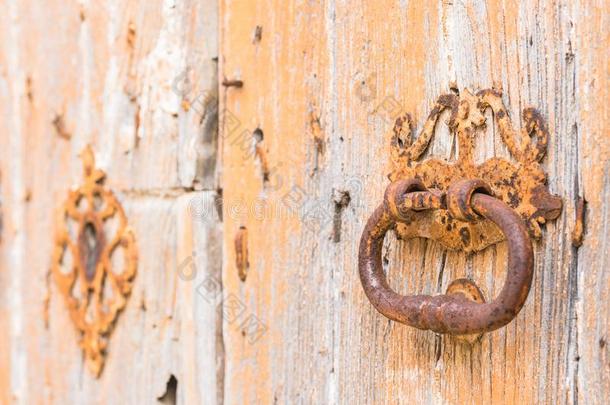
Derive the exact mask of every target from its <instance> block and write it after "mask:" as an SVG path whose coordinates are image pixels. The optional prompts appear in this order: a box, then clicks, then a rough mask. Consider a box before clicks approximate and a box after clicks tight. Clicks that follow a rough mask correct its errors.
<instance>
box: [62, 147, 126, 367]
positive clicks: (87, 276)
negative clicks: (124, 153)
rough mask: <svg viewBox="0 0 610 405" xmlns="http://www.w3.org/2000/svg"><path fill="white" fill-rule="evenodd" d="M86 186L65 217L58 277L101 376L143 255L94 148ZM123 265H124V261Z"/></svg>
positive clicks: (85, 156) (72, 196) (74, 195)
mask: <svg viewBox="0 0 610 405" xmlns="http://www.w3.org/2000/svg"><path fill="white" fill-rule="evenodd" d="M82 160H83V166H84V174H85V179H84V183H83V184H82V185H81V186H80V187H78V188H76V189H73V190H71V191H70V192H69V193H68V198H67V200H66V201H65V203H64V205H63V207H62V209H61V215H60V217H59V221H58V226H57V231H56V236H55V249H54V253H53V262H52V273H53V275H54V278H55V281H56V283H57V286H58V288H59V291H60V292H61V294H62V295H63V296H64V298H65V301H66V304H67V306H68V310H69V312H70V317H71V319H72V321H73V322H74V324H75V326H76V328H77V329H78V331H79V332H80V333H81V341H80V345H81V347H82V349H83V352H84V355H85V357H86V360H87V363H88V366H89V368H90V370H91V371H92V372H93V373H94V375H96V376H98V375H99V374H100V372H101V370H102V368H103V365H104V357H105V352H106V347H107V339H108V337H109V335H110V333H111V331H112V326H113V324H114V322H115V320H116V319H117V316H118V314H119V312H120V311H121V310H122V309H123V308H124V307H125V304H126V302H127V301H126V300H127V297H128V295H129V293H130V292H131V288H132V280H133V278H134V276H135V274H136V268H137V260H138V258H137V250H136V245H135V239H134V236H133V232H132V231H131V229H130V228H129V227H128V224H127V218H126V216H125V212H124V211H123V207H122V206H121V204H120V203H119V202H118V200H117V199H116V197H115V196H114V194H113V192H112V191H111V190H109V189H108V188H106V187H105V186H104V185H103V181H104V178H105V174H104V172H103V171H101V170H99V169H96V168H95V159H94V156H93V152H92V151H91V148H89V147H87V148H86V149H85V150H84V151H83V153H82ZM121 259H122V260H121Z"/></svg>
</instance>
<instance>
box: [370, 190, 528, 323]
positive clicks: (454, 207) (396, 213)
mask: <svg viewBox="0 0 610 405" xmlns="http://www.w3.org/2000/svg"><path fill="white" fill-rule="evenodd" d="M490 194H491V191H490V188H489V187H488V186H487V185H486V184H485V183H484V182H483V181H481V180H476V179H475V180H462V181H459V182H456V183H455V184H453V185H452V186H450V187H449V189H448V190H447V192H446V193H442V192H440V191H438V190H434V189H430V190H428V189H426V188H425V187H424V186H423V184H422V183H421V182H420V181H419V180H417V179H410V180H399V181H396V182H394V183H392V184H390V185H389V186H388V188H387V189H386V192H385V196H384V202H383V204H381V205H380V206H378V207H377V209H376V210H375V211H374V212H373V214H372V215H371V217H370V218H369V220H368V222H367V224H366V227H365V228H364V231H363V233H362V238H361V239H360V249H359V255H358V267H359V271H360V281H361V282H362V286H363V287H364V291H365V293H366V296H367V297H368V299H369V300H370V301H371V303H372V304H373V306H374V307H375V308H376V309H377V311H379V312H380V313H382V314H383V315H385V316H386V317H388V318H389V319H392V320H394V321H397V322H401V323H404V324H406V325H409V326H414V327H416V328H419V329H424V330H428V329H429V330H432V331H434V332H437V333H448V334H452V335H468V334H477V333H483V332H490V331H493V330H495V329H498V328H501V327H502V326H504V325H506V324H508V323H509V322H510V321H511V320H512V319H513V318H514V317H515V316H516V315H517V314H518V313H519V311H520V310H521V308H522V307H523V304H524V303H525V300H526V299H527V296H528V293H529V290H530V286H531V283H532V275H533V264H534V259H533V251H532V243H531V241H530V238H529V235H528V232H527V229H526V227H525V225H524V223H523V221H522V219H521V217H520V216H519V215H518V214H517V213H516V212H515V211H514V210H512V209H511V208H510V207H509V206H508V205H506V204H505V203H504V202H503V201H501V200H499V199H496V198H494V197H492V196H491V195H490ZM436 209H445V210H448V211H449V215H451V216H452V217H454V218H456V219H460V220H464V221H475V220H477V219H479V218H480V217H483V218H486V219H488V220H490V221H492V222H494V223H495V224H496V225H497V226H498V228H499V229H500V230H501V231H502V233H503V234H504V236H505V237H506V240H507V242H508V273H507V275H506V281H505V283H504V286H503V287H502V290H501V292H500V294H499V295H498V296H497V297H496V298H495V299H494V300H493V301H491V302H487V303H486V302H484V300H483V299H482V295H481V294H480V291H479V290H478V288H477V287H476V285H474V284H473V283H472V282H469V281H468V280H463V279H462V280H456V281H454V282H453V283H452V284H451V285H450V286H449V288H448V290H447V294H445V295H437V296H430V295H410V296H403V295H400V294H398V293H396V292H395V291H393V290H392V289H391V288H390V287H389V285H388V282H387V280H386V276H385V274H384V271H383V267H382V263H381V256H382V255H381V253H382V246H383V239H384V237H385V234H386V232H387V231H388V230H389V229H391V228H392V227H393V226H394V225H395V224H396V223H397V222H401V221H404V220H405V219H406V218H405V213H407V212H409V211H423V210H436Z"/></svg>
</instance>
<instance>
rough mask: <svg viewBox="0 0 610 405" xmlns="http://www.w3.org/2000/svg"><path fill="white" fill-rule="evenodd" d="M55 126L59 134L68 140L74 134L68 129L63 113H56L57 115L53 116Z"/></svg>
mask: <svg viewBox="0 0 610 405" xmlns="http://www.w3.org/2000/svg"><path fill="white" fill-rule="evenodd" d="M53 126H54V127H55V131H56V132H57V135H59V137H60V138H63V139H67V140H70V138H72V135H71V134H70V132H68V130H67V129H66V124H65V122H64V116H63V114H56V115H55V117H54V118H53Z"/></svg>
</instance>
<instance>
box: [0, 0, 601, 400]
mask: <svg viewBox="0 0 610 405" xmlns="http://www.w3.org/2000/svg"><path fill="white" fill-rule="evenodd" d="M608 6H609V4H608V2H606V1H591V0H590V1H524V2H511V1H459V2H458V1H445V0H442V1H428V2H423V1H422V2H418V1H397V0H392V1H390V0H387V1H386V0H380V1H375V2H372V1H282V2H279V1H269V0H262V1H251V0H222V1H220V2H218V3H217V2H216V1H208V0H203V1H198V2H195V1H183V2H167V1H165V2H162V1H128V2H110V1H102V2H93V3H89V2H86V3H78V2H68V3H66V2H57V1H50V2H47V3H45V6H44V7H41V6H40V5H39V4H37V3H36V2H33V1H29V0H23V1H19V2H16V1H7V2H5V4H3V7H2V11H0V38H1V41H0V94H2V99H3V103H2V107H1V108H2V110H1V111H2V113H1V115H0V116H1V117H2V119H0V129H1V134H2V135H1V136H2V141H3V143H2V144H3V148H2V150H1V155H0V156H1V157H0V159H1V167H0V169H1V173H2V177H1V189H2V194H1V196H2V199H1V213H2V235H1V241H0V250H1V252H2V257H1V263H2V269H1V271H0V359H1V361H2V364H3V365H5V364H6V365H7V366H6V367H2V368H1V370H0V402H1V403H24V404H26V403H186V404H191V403H205V404H208V403H209V404H212V403H226V404H240V403H253V404H254V403H261V404H268V403H269V404H270V403H287V404H289V403H297V404H310V403H312V404H318V403H330V404H335V403H362V404H369V403H375V404H377V403H378V404H382V403H418V404H427V403H431V404H446V403H447V404H463V403H468V404H470V403H477V404H478V403H494V404H496V403H498V404H502V403H507V404H517V403H518V404H521V403H525V404H530V403H549V404H551V403H552V404H555V403H570V404H572V403H585V404H603V403H606V402H607V401H608V398H610V355H609V349H608V344H607V341H608V339H609V338H610V333H609V332H610V327H609V321H610V309H609V306H608V303H607V301H608V298H609V296H608V294H609V291H610V271H609V270H608V259H607V258H608V257H610V248H609V247H608V241H609V239H608V236H607V235H608V229H607V226H606V224H607V223H608V222H610V211H609V210H608V208H607V204H608V203H609V200H610V182H609V181H608V180H607V178H608V175H609V167H610V166H609V165H610V163H609V162H610V159H609V152H610V137H609V136H608V126H609V123H610V119H609V118H608V108H607V106H606V104H607V102H606V100H607V99H608V97H609V96H610V94H608V77H609V75H610V69H609V66H608V63H607V57H606V56H607V49H608V47H609V46H610V35H609V34H608V29H607V25H608V17H607V15H608V13H607V12H606V10H607V9H608ZM483 89H495V90H496V91H497V92H501V93H502V97H501V100H502V102H503V103H504V105H505V106H506V109H507V113H508V116H509V117H510V118H511V119H512V122H513V123H514V125H515V127H516V128H517V129H520V128H521V127H522V126H523V124H524V122H525V120H526V118H525V117H524V116H523V114H522V112H523V110H524V109H526V108H529V107H534V108H536V109H537V110H538V111H539V112H540V116H541V117H542V118H543V119H544V121H545V122H546V125H547V126H548V132H549V139H548V144H547V148H546V156H545V157H544V158H543V159H542V160H541V162H540V165H541V168H542V170H543V171H544V172H545V173H546V174H547V178H548V188H549V190H550V192H551V193H552V194H554V195H558V196H560V197H561V199H562V201H563V208H562V210H561V214H560V215H559V217H558V218H557V219H555V220H549V221H547V223H546V224H543V225H542V226H541V237H540V238H538V239H536V240H534V245H533V246H534V260H535V264H534V278H533V282H532V288H531V291H530V293H529V297H528V298H527V301H526V303H525V306H524V307H523V309H522V310H521V312H520V313H519V314H518V315H517V316H516V318H515V319H514V320H513V321H512V322H511V323H509V324H508V325H507V326H506V327H503V328H501V329H498V330H496V331H494V332H490V333H487V334H484V335H483V337H482V338H481V339H479V340H477V341H476V342H474V343H463V342H461V341H459V340H457V339H456V338H455V337H452V336H449V335H439V334H435V333H432V332H430V331H421V330H418V329H414V328H411V327H408V326H405V325H402V324H400V323H396V322H393V321H390V320H388V319H387V318H385V317H384V316H383V315H381V314H380V313H378V312H377V311H376V310H375V309H374V307H373V306H372V305H371V303H370V302H369V300H368V299H367V297H366V296H365V294H364V292H363V289H362V286H361V283H360V279H359V276H358V248H359V242H360V236H361V233H362V231H363V228H364V225H365V223H366V221H367V219H368V218H369V216H370V215H371V213H372V212H373V210H374V208H375V207H376V206H377V205H378V204H379V203H381V202H382V198H383V193H384V190H385V188H386V187H387V185H388V184H389V181H388V179H387V175H388V173H390V172H392V171H393V170H394V169H395V167H394V166H393V164H392V159H391V153H392V149H391V139H392V136H393V134H394V132H393V129H394V127H395V124H396V119H397V118H399V117H406V114H409V115H410V117H411V118H412V121H413V127H414V134H415V136H417V134H420V133H421V130H422V128H423V126H424V124H425V122H426V119H427V117H428V115H429V114H430V112H431V111H432V110H433V108H434V106H435V103H436V101H437V99H438V98H439V96H441V95H443V94H457V93H460V94H465V92H467V91H472V92H476V91H479V90H483ZM485 118H486V120H487V127H486V129H485V130H483V131H482V132H481V133H479V134H477V136H476V140H475V142H474V151H473V158H474V161H475V162H477V163H481V162H484V161H485V160H488V159H490V158H492V157H495V156H497V157H502V158H505V159H508V160H511V161H512V160H514V157H513V156H511V154H510V153H509V150H508V149H509V148H507V146H506V145H505V142H504V141H503V139H502V136H501V131H500V128H499V126H498V123H497V117H494V115H493V114H492V113H491V112H490V111H489V110H486V112H485ZM449 119H450V117H449V115H448V114H447V113H444V114H442V115H441V116H440V121H439V123H438V125H437V128H436V132H435V134H434V137H433V138H432V140H431V143H430V146H429V147H428V148H427V150H426V153H425V156H424V157H423V159H424V160H425V159H428V158H442V159H446V160H449V161H455V159H456V158H457V156H459V147H458V146H457V145H456V144H457V143H458V139H457V138H456V135H455V133H454V132H452V131H451V130H450V129H449V126H448V125H447V122H448V121H449ZM87 145H89V146H90V147H91V150H92V151H93V155H94V156H95V164H96V167H98V168H99V169H101V170H103V171H104V172H105V173H106V178H105V181H104V185H105V186H106V187H107V188H108V189H110V190H112V191H113V192H114V194H115V195H116V198H117V200H118V201H119V202H120V204H121V205H122V207H123V208H124V211H125V216H126V218H127V221H128V223H129V227H130V229H131V230H132V232H133V235H134V240H135V245H136V246H137V273H136V274H135V276H134V278H133V286H132V288H131V292H130V294H129V296H128V298H127V300H126V304H125V307H124V308H123V309H122V311H121V312H120V313H119V315H118V317H117V320H116V322H115V323H114V328H113V330H112V332H111V333H110V334H108V336H106V337H105V339H107V348H106V350H105V352H104V362H103V369H101V372H100V374H99V376H95V375H94V373H92V372H91V371H90V370H89V367H88V365H89V361H88V359H87V356H86V355H84V354H83V350H82V349H81V348H80V347H79V344H78V342H79V340H80V339H81V338H82V336H81V335H82V334H81V333H80V332H78V330H77V329H76V328H75V327H74V325H73V320H72V319H71V318H70V315H69V311H68V309H67V306H66V300H65V297H63V295H62V294H61V291H60V289H59V287H58V285H57V283H56V280H55V278H54V277H53V274H52V271H51V268H52V264H53V251H54V249H55V246H56V244H57V237H56V235H57V229H58V221H59V220H58V217H61V209H62V207H64V206H65V205H64V204H65V203H64V201H65V200H66V198H67V196H68V191H69V190H70V188H71V187H73V186H75V185H76V186H78V185H79V184H82V182H83V176H84V172H83V165H82V162H81V159H80V157H79V156H80V155H81V154H82V153H83V151H84V150H85V149H86V147H87ZM579 200H582V201H585V202H586V203H585V204H584V207H585V208H584V211H583V213H584V214H583V215H584V216H580V215H578V213H577V209H576V208H577V206H578V201H579ZM583 217H584V222H581V221H577V218H583ZM581 225H582V230H583V232H582V235H583V238H582V244H581V245H580V246H578V245H579V243H578V242H579V241H578V240H577V239H578V238H574V236H578V233H579V232H578V228H579V226H581ZM384 252H385V253H384V262H385V266H386V271H387V274H388V279H389V281H390V284H391V286H392V287H393V288H394V289H395V290H396V291H398V292H399V293H402V294H442V293H444V292H445V290H446V288H447V286H448V285H449V284H450V283H451V281H452V280H454V279H457V278H463V277H466V278H469V279H470V280H472V281H474V282H476V283H477V284H478V285H479V286H480V287H481V289H482V292H483V294H484V295H485V297H486V298H487V299H491V298H493V297H494V296H495V295H497V294H498V292H499V290H500V289H501V287H502V285H503V283H504V281H505V277H506V262H507V246H506V242H501V243H499V244H494V245H493V246H490V247H488V248H486V249H484V250H482V251H481V252H476V253H474V254H469V255H468V254H466V253H464V252H463V251H460V250H457V251H452V250H448V249H446V248H444V247H443V245H442V244H441V243H439V242H438V241H434V240H429V239H425V238H413V239H408V240H399V239H398V238H397V237H396V235H394V234H391V235H389V236H388V237H386V240H385V242H384Z"/></svg>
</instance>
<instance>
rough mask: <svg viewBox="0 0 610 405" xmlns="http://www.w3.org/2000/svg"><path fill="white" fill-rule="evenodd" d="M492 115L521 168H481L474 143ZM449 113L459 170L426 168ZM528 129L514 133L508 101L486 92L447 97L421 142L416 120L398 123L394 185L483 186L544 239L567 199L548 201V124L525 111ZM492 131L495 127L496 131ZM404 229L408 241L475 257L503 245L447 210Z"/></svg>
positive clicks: (435, 164) (488, 226)
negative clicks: (475, 182)
mask: <svg viewBox="0 0 610 405" xmlns="http://www.w3.org/2000/svg"><path fill="white" fill-rule="evenodd" d="M488 108H490V109H491V110H492V112H493V115H494V118H495V120H496V122H497V125H498V129H499V133H500V136H501V138H502V141H503V143H504V144H505V145H506V147H507V149H508V151H509V153H510V155H511V156H512V157H513V158H514V160H515V162H512V161H509V160H507V159H503V158H499V157H494V158H491V159H488V160H487V161H485V162H483V163H482V164H479V165H477V164H475V162H474V142H475V140H476V136H477V135H478V134H479V132H481V131H482V129H484V127H485V125H486V124H487V123H486V118H485V115H484V113H485V110H486V109H488ZM445 110H449V111H450V116H449V122H448V126H449V130H450V131H451V133H452V134H454V135H455V137H456V139H457V146H458V158H457V160H456V161H455V162H448V161H445V160H443V159H438V158H429V159H427V160H423V161H422V160H421V159H422V156H423V154H424V152H425V151H426V149H427V148H428V145H429V143H430V141H431V139H432V137H433V136H434V133H435V129H436V125H437V123H438V120H439V117H440V115H441V113H442V112H443V111H445ZM523 123H524V125H523V128H522V129H521V131H519V132H517V131H515V129H514V126H513V122H512V121H511V119H510V117H509V115H508V113H507V111H506V108H505V107H504V104H503V102H502V94H501V92H500V91H498V90H495V89H486V90H481V91H479V92H477V93H476V94H473V93H472V92H470V91H469V90H468V89H466V90H464V91H462V92H461V93H459V94H458V93H457V92H456V93H451V94H445V95H441V96H440V97H439V98H438V100H437V102H436V105H435V106H434V108H433V109H432V111H431V112H430V114H429V115H428V118H427V120H426V122H425V123H424V126H423V129H422V131H421V133H420V134H419V136H418V137H417V139H415V140H413V132H414V130H413V121H412V119H411V116H410V115H409V114H403V115H401V116H399V117H398V118H397V119H396V122H395V124H394V128H393V134H392V138H391V159H392V163H393V170H392V172H391V173H390V174H389V176H388V177H389V178H390V180H391V181H392V182H394V181H397V180H400V179H418V180H420V181H421V182H422V183H423V184H424V185H425V186H426V187H427V188H429V189H438V190H440V191H447V189H448V188H449V186H450V185H451V184H454V183H456V182H457V181H459V180H462V179H474V178H477V179H482V180H483V181H484V182H486V183H487V184H489V186H490V187H491V191H492V192H493V195H494V196H496V197H497V198H499V199H501V200H502V201H504V202H505V203H507V204H508V205H509V206H510V207H511V208H513V209H514V210H515V211H516V212H517V213H518V214H519V215H520V216H521V218H522V219H523V220H524V221H525V223H526V225H527V228H528V230H529V233H530V235H531V236H532V237H533V238H535V239H538V238H540V236H541V229H540V224H544V223H545V222H546V221H547V220H552V219H555V218H557V217H558V216H559V214H560V213H561V208H562V202H561V198H560V197H558V196H555V195H552V194H550V193H549V190H548V187H547V178H546V174H545V173H544V171H543V170H542V167H541V166H540V161H541V160H542V158H543V157H544V155H545V153H546V148H547V142H548V130H547V127H546V123H545V122H544V120H543V118H542V116H541V115H540V114H539V113H538V111H536V110H535V109H533V108H526V109H525V110H523ZM492 125H493V123H492ZM407 215H408V218H406V221H405V222H404V223H399V224H397V225H396V232H397V235H398V236H399V237H400V238H402V239H409V238H413V237H426V238H429V239H434V240H437V241H439V242H440V243H442V244H443V245H444V246H445V247H448V248H450V249H459V250H464V251H466V252H475V251H480V250H482V249H484V248H485V247H487V246H489V245H492V244H494V243H498V242H500V241H502V240H504V236H503V235H502V233H501V232H500V231H499V229H498V228H497V227H496V226H495V225H494V224H493V223H492V222H491V221H488V220H484V219H481V220H480V221H476V222H475V223H471V222H464V221H460V220H458V219H455V218H452V217H451V216H450V215H449V214H448V212H447V210H435V211H426V212H423V213H414V212H411V213H408V214H407Z"/></svg>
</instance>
